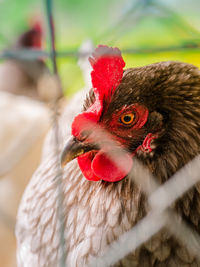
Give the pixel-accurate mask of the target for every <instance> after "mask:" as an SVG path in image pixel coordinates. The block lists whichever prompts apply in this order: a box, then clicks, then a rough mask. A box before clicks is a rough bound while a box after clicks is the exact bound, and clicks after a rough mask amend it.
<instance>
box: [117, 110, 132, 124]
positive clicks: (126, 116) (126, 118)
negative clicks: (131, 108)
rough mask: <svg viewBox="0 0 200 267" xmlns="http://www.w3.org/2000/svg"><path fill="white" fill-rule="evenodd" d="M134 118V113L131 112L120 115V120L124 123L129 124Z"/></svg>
mask: <svg viewBox="0 0 200 267" xmlns="http://www.w3.org/2000/svg"><path fill="white" fill-rule="evenodd" d="M134 118H135V115H134V114H133V113H128V114H124V115H122V116H121V117H120V120H121V122H122V123H123V124H125V125H130V124H131V123H132V122H133V120H134Z"/></svg>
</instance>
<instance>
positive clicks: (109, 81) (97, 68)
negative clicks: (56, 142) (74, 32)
mask: <svg viewBox="0 0 200 267" xmlns="http://www.w3.org/2000/svg"><path fill="white" fill-rule="evenodd" d="M89 61H90V63H91V65H92V67H93V71H92V72H91V78H92V84H93V87H94V94H95V102H94V104H93V105H92V106H91V107H90V108H89V109H88V110H87V111H85V112H83V113H82V114H80V115H78V116H76V117H75V119H74V121H73V123H72V135H74V136H76V137H79V135H80V133H81V130H83V128H84V126H85V127H86V126H87V121H88V120H89V121H92V122H98V121H99V119H100V117H101V114H102V110H103V100H104V99H105V98H106V99H108V98H109V97H110V96H111V95H112V94H113V93H114V91H115V89H116V88H117V86H118V85H119V84H120V82H121V79H122V76H123V67H124V66H125V62H124V60H123V58H122V56H121V52H120V50H119V49H118V48H112V47H108V46H104V45H99V46H98V47H97V48H96V49H95V51H94V53H93V54H92V57H90V58H89Z"/></svg>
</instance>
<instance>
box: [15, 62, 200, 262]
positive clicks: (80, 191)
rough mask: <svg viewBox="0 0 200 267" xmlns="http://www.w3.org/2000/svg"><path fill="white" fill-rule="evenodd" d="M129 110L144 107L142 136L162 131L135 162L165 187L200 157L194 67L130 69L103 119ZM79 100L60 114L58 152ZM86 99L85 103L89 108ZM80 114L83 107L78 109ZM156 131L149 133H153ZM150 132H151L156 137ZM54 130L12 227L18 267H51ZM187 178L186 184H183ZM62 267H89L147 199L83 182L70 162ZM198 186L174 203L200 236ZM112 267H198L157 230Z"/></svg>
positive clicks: (134, 190)
mask: <svg viewBox="0 0 200 267" xmlns="http://www.w3.org/2000/svg"><path fill="white" fill-rule="evenodd" d="M91 95H92V94H91ZM122 98H123V101H124V102H126V103H127V104H131V103H133V102H135V101H136V102H139V103H145V104H147V103H148V109H149V111H150V116H149V119H148V122H147V126H146V127H147V129H150V128H152V127H154V125H158V124H159V123H160V122H162V123H163V125H165V129H164V130H163V132H162V134H161V136H160V138H158V139H157V140H155V149H154V153H153V154H152V155H150V156H146V155H144V154H142V153H138V154H137V157H138V159H139V160H141V162H142V163H143V164H144V165H146V166H147V167H148V168H149V170H150V171H151V172H152V173H153V175H155V177H157V179H158V182H160V183H163V182H165V181H166V180H167V179H169V177H170V176H171V175H173V174H174V173H175V172H176V171H177V170H178V169H180V168H181V167H182V166H184V165H185V164H186V163H187V162H189V161H190V160H191V159H192V158H193V157H194V156H195V155H197V154H198V153H199V151H200V119H199V118H200V101H199V100H200V72H199V70H198V69H197V68H195V67H194V66H192V65H189V64H185V63H178V62H161V63H157V64H152V65H149V66H146V67H142V68H135V69H128V70H127V71H126V72H125V73H124V77H123V79H122V82H121V84H120V85H119V87H118V88H117V89H116V91H115V93H114V95H113V97H112V100H111V102H112V105H109V106H108V112H110V113H112V112H114V111H116V110H117V109H120V108H121V107H122V105H123V103H122V102H121V99H122ZM81 101H83V93H79V95H78V96H76V97H75V99H74V100H73V101H72V102H71V104H70V105H69V106H67V107H66V109H65V111H64V113H63V115H62V117H61V119H60V122H59V131H60V148H59V149H60V150H62V149H63V147H64V144H65V141H66V139H67V138H68V137H69V136H70V125H71V122H72V119H73V117H74V116H75V115H76V114H77V113H78V112H80V110H78V108H77V106H78V104H79V103H80V102H81ZM92 102H93V100H92V99H90V100H87V101H86V108H87V105H91V103H92ZM79 108H80V109H81V108H82V106H81V105H80V106H79ZM156 127H157V126H155V128H156ZM155 130H156V129H155ZM52 138H53V132H52V130H51V131H50V133H49V134H48V136H47V139H46V142H45V146H44V152H43V158H42V162H41V165H40V166H39V168H38V170H37V171H36V173H35V174H34V176H33V177H32V179H31V181H30V183H29V185H28V187H27V189H26V191H25V194H24V196H23V198H22V201H21V205H20V208H19V213H18V219H17V227H16V234H17V243H18V250H17V257H18V264H19V266H20V267H22V266H25V267H26V266H29V267H31V266H40V267H43V266H48V267H51V266H57V264H58V260H59V257H60V253H59V233H58V232H59V218H58V214H57V191H56V184H55V180H54V177H55V176H56V172H55V165H56V162H55V161H56V156H55V153H54V151H53V146H52V140H53V139H52ZM188 178H189V177H188ZM62 182H63V185H62V187H63V191H64V215H65V240H66V251H67V258H66V266H69V267H70V266H87V265H88V263H89V261H90V260H92V259H93V257H95V256H97V255H101V253H103V251H105V250H106V248H107V246H108V245H109V244H110V243H111V242H112V241H113V240H115V239H117V238H118V237H119V236H120V235H121V234H122V233H123V232H125V231H127V230H129V229H130V228H131V227H133V226H134V225H135V224H136V223H137V222H138V221H139V220H140V219H141V218H142V217H144V216H145V214H146V212H147V210H148V207H147V205H146V201H145V197H144V195H143V193H142V191H141V189H140V188H138V187H137V186H136V185H135V184H134V183H133V182H131V181H130V180H129V179H128V178H125V179H124V180H122V181H120V182H117V183H107V182H102V181H98V182H91V181H88V180H86V179H85V178H84V177H83V175H82V173H81V172H80V169H79V167H78V165H77V162H76V160H74V161H72V162H71V163H69V164H68V165H67V166H66V167H65V168H64V175H63V181H62ZM199 194H200V186H196V187H195V188H193V189H192V190H190V191H189V192H188V193H187V194H185V195H184V196H183V197H182V199H181V200H179V201H178V202H177V203H176V205H175V208H176V210H177V212H178V213H179V214H181V215H182V216H183V217H184V219H186V220H187V221H188V223H189V224H190V226H191V227H192V228H193V229H196V230H197V231H198V232H199V233H200V197H199ZM116 266H126V267H127V266H170V267H171V266H200V264H198V263H197V261H196V259H195V258H194V257H193V256H192V255H190V254H189V253H188V251H187V250H186V249H185V248H184V247H183V246H182V245H181V244H179V243H178V241H176V240H175V238H174V237H172V236H170V234H169V233H168V232H167V231H166V230H165V229H163V230H162V231H161V232H160V233H158V234H156V235H155V236H154V237H153V238H152V239H151V240H150V241H148V242H147V243H145V244H143V246H142V247H140V248H139V249H137V250H136V251H135V252H133V253H131V254H130V255H128V256H127V257H125V258H124V259H122V260H121V261H120V262H119V263H117V264H116Z"/></svg>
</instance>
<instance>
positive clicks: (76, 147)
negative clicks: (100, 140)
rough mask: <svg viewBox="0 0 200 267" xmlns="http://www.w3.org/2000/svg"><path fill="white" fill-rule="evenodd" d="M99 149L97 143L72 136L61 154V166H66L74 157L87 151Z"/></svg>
mask: <svg viewBox="0 0 200 267" xmlns="http://www.w3.org/2000/svg"><path fill="white" fill-rule="evenodd" d="M97 149H98V148H97V145H95V144H91V143H84V142H81V141H79V140H77V139H76V138H75V137H71V138H70V139H69V140H68V142H67V144H66V145H65V147H64V149H63V152H62V154H61V166H62V167H64V166H65V165H66V164H67V163H68V162H70V161H72V160H73V159H75V158H77V157H79V156H81V155H83V154H85V153H86V152H89V151H91V150H97Z"/></svg>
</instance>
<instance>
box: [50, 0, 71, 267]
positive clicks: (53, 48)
mask: <svg viewBox="0 0 200 267" xmlns="http://www.w3.org/2000/svg"><path fill="white" fill-rule="evenodd" d="M52 4H53V3H52V0H46V13H47V20H48V28H49V33H50V44H51V53H50V55H51V61H52V67H53V75H54V76H55V77H56V78H57V79H59V77H58V68H57V63H56V45H55V31H54V21H53V11H52ZM58 84H60V83H58ZM57 89H58V90H59V89H60V88H57ZM52 109H53V110H52V112H53V129H54V151H55V154H56V163H57V164H56V170H55V171H56V173H57V175H56V177H55V181H56V186H57V192H58V195H57V198H58V202H57V203H58V206H57V212H58V223H59V224H60V227H59V228H58V229H59V230H58V232H59V233H58V234H59V239H60V242H59V250H60V255H61V257H60V259H59V262H58V265H59V266H60V267H64V266H65V259H66V256H67V255H66V244H65V238H64V236H65V235H64V232H65V220H64V214H63V211H64V208H63V199H64V193H63V185H62V177H63V171H62V169H61V166H60V163H59V160H60V152H59V144H60V141H59V139H60V138H59V129H58V116H57V114H58V99H57V98H56V99H53V103H52Z"/></svg>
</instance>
